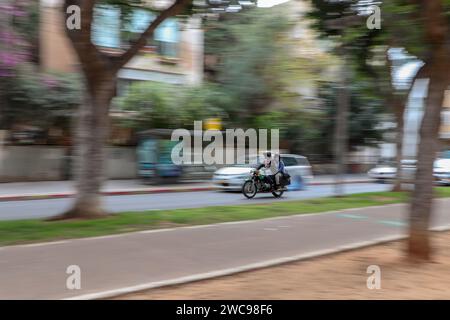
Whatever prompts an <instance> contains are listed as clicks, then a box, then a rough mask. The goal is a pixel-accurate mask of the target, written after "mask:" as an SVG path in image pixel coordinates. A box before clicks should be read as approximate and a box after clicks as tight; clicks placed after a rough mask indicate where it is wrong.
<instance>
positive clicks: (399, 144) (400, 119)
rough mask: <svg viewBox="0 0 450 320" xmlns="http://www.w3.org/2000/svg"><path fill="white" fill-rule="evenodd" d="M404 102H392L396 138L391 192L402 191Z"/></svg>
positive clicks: (397, 100)
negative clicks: (394, 168)
mask: <svg viewBox="0 0 450 320" xmlns="http://www.w3.org/2000/svg"><path fill="white" fill-rule="evenodd" d="M406 101H407V100H406ZM406 101H404V102H403V101H399V99H398V98H397V99H396V101H395V102H394V103H395V104H396V105H395V106H394V108H395V116H396V118H397V119H396V120H397V128H396V136H395V148H396V155H395V163H396V167H397V175H396V177H395V181H394V186H393V187H392V191H397V192H399V191H402V190H403V189H402V156H403V154H402V153H403V137H404V133H403V131H404V128H405V119H404V111H405V107H406V106H405V103H407V102H406Z"/></svg>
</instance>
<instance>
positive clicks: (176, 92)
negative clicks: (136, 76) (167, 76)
mask: <svg viewBox="0 0 450 320" xmlns="http://www.w3.org/2000/svg"><path fill="white" fill-rule="evenodd" d="M117 103H118V105H119V106H120V108H121V109H122V110H124V111H128V112H130V113H131V116H130V119H127V120H124V125H126V126H129V127H133V128H136V129H138V130H141V129H149V128H179V127H182V128H191V127H192V126H193V124H194V121H195V120H204V119H207V118H210V117H219V118H222V119H223V118H226V117H227V114H226V112H225V110H226V108H227V106H228V105H229V101H228V97H227V95H226V94H225V93H224V92H223V91H221V90H220V88H219V87H218V86H216V85H214V84H208V83H206V84H203V85H202V86H200V87H181V86H176V85H170V84H164V83H157V82H139V83H135V84H133V85H132V86H131V87H130V90H129V92H128V93H127V94H126V95H125V96H124V97H122V98H119V99H118V100H117Z"/></svg>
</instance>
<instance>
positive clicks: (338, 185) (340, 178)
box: [334, 49, 350, 197]
mask: <svg viewBox="0 0 450 320" xmlns="http://www.w3.org/2000/svg"><path fill="white" fill-rule="evenodd" d="M341 54H342V55H343V57H344V59H345V51H344V49H342V50H341ZM341 68H342V69H341V83H340V88H339V91H338V102H337V110H336V121H335V137H334V139H335V146H334V154H335V165H336V176H335V186H334V192H335V196H337V197H341V196H343V195H344V174H345V173H346V169H347V163H346V162H347V151H348V132H347V131H348V128H347V127H348V119H347V118H348V112H349V110H350V93H349V88H348V81H347V77H348V74H347V73H348V68H349V67H348V65H347V64H345V63H343V64H342V66H341Z"/></svg>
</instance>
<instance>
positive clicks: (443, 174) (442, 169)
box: [433, 151, 450, 185]
mask: <svg viewBox="0 0 450 320" xmlns="http://www.w3.org/2000/svg"><path fill="white" fill-rule="evenodd" d="M433 176H434V178H435V179H436V180H437V182H439V183H441V184H445V185H450V151H445V152H443V153H442V154H441V155H440V157H439V158H438V159H437V160H436V161H435V162H434V168H433Z"/></svg>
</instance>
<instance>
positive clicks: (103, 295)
mask: <svg viewBox="0 0 450 320" xmlns="http://www.w3.org/2000/svg"><path fill="white" fill-rule="evenodd" d="M430 230H431V231H435V232H442V231H449V230H450V225H445V226H440V227H435V228H431V229H430ZM407 237H408V236H407V235H394V236H386V237H380V238H376V239H374V240H368V241H362V242H357V243H353V244H349V245H342V246H337V247H335V248H331V249H324V250H318V251H313V252H308V253H303V254H299V255H293V256H288V257H282V258H276V259H271V260H266V261H261V262H256V263H252V264H247V265H243V266H239V267H234V268H228V269H222V270H217V271H211V272H206V273H200V274H194V275H190V276H185V277H180V278H175V279H168V280H163V281H155V282H149V283H144V284H140V285H136V286H130V287H125V288H119V289H113V290H107V291H102V292H97V293H90V294H84V295H80V296H75V297H70V298H65V299H63V300H97V299H108V298H113V297H118V296H121V295H125V294H130V293H137V292H140V291H146V290H150V289H156V288H161V287H168V286H174V285H181V284H187V283H191V282H197V281H202V280H208V279H213V278H218V277H224V276H230V275H234V274H237V273H242V272H248V271H255V270H258V269H263V268H268V267H274V266H278V265H283V264H286V263H291V262H298V261H303V260H307V259H313V258H319V257H324V256H327V255H331V254H336V253H341V252H347V251H352V250H356V249H362V248H365V247H370V246H374V245H380V244H384V243H388V242H392V241H399V240H404V239H407Z"/></svg>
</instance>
